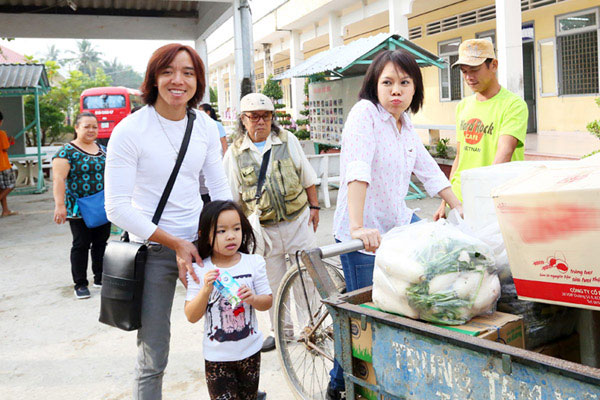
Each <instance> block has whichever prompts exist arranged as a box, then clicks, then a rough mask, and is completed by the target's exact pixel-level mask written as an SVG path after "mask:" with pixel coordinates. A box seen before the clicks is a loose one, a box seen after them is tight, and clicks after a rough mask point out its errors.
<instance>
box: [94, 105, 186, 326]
mask: <svg viewBox="0 0 600 400" xmlns="http://www.w3.org/2000/svg"><path fill="white" fill-rule="evenodd" d="M187 116H188V121H187V126H186V128H185V135H184V136H183V141H182V142H181V148H180V149H179V154H178V155H177V161H176V162H175V166H174V167H173V171H172V172H171V176H169V181H168V182H167V185H166V186H165V190H164V191H163V194H162V196H161V197H160V201H159V202H158V207H156V212H155V213H154V217H152V222H153V223H154V224H157V225H158V221H160V217H161V215H162V212H163V210H164V209H165V206H166V204H167V200H168V198H169V195H170V194H171V190H172V189H173V185H174V184H175V179H176V178H177V174H178V173H179V169H180V168H181V163H182V162H183V158H184V157H185V153H186V151H187V148H188V145H189V143H190V137H191V136H192V127H193V126H194V120H195V119H196V114H195V112H194V111H193V110H191V109H190V110H188V111H187ZM147 254H148V247H147V243H135V242H129V241H110V242H108V244H107V246H106V251H105V252H104V264H103V273H102V294H101V299H100V319H99V320H100V322H102V323H104V324H107V325H110V326H114V327H115V328H119V329H123V330H125V331H134V330H136V329H139V328H141V326H142V294H143V291H144V267H145V265H146V257H147Z"/></svg>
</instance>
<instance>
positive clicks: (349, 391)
mask: <svg viewBox="0 0 600 400" xmlns="http://www.w3.org/2000/svg"><path fill="white" fill-rule="evenodd" d="M359 249H362V243H361V242H360V241H358V240H354V241H351V242H347V243H338V244H335V245H329V246H324V247H321V248H317V249H312V250H308V251H302V252H301V255H300V256H301V259H302V264H303V266H301V267H298V268H297V269H298V271H301V270H302V271H306V272H307V273H308V275H310V277H311V281H308V280H307V279H304V278H303V279H299V281H300V282H299V283H300V284H301V286H302V288H303V292H302V293H303V295H304V296H305V297H304V298H305V303H306V306H307V308H309V309H310V308H311V307H310V303H311V300H309V299H310V298H309V296H308V295H309V294H310V293H309V291H310V290H311V288H314V290H316V292H318V294H319V296H320V297H321V298H322V299H324V300H323V303H324V304H325V305H326V310H324V309H323V308H319V309H318V312H313V310H310V313H311V315H312V317H313V318H309V320H308V322H309V323H308V324H307V325H306V326H305V327H304V329H303V330H302V334H301V335H300V337H294V339H293V340H287V341H286V340H284V339H285V336H286V332H285V330H284V329H281V328H285V327H286V324H285V323H284V322H281V321H280V322H281V323H280V324H279V325H280V327H279V328H280V329H276V336H277V337H278V346H279V349H278V351H279V353H280V358H281V360H282V362H283V366H284V370H285V374H286V378H287V379H288V382H290V383H291V384H292V387H293V388H294V390H295V392H296V396H297V397H298V398H302V399H313V398H324V391H325V387H326V386H327V382H322V381H319V382H317V384H320V385H322V387H321V388H320V391H319V390H312V391H310V390H308V391H307V392H310V393H307V392H303V391H302V389H303V388H304V387H303V386H302V385H298V384H297V383H298V382H293V380H294V379H293V377H294V375H295V376H296V377H298V374H299V373H300V369H302V368H304V372H305V373H306V372H307V371H306V368H305V367H306V364H301V365H291V364H290V363H289V357H288V359H286V357H285V354H286V351H288V350H289V346H290V345H294V346H296V347H300V348H302V349H304V351H305V354H306V356H307V357H313V358H315V357H321V358H324V357H326V356H328V354H326V352H324V351H322V344H323V337H325V338H327V340H328V341H330V339H331V335H333V337H334V338H335V354H336V357H337V359H338V361H339V362H340V364H341V365H342V367H343V368H344V380H345V383H346V395H347V398H348V399H354V398H355V397H356V392H357V390H360V391H362V392H363V393H364V391H365V389H367V390H369V391H371V392H370V393H371V395H372V396H374V398H377V399H403V400H404V399H411V400H412V399H426V400H433V399H440V400H459V399H460V400H463V399H465V400H466V399H473V400H480V399H491V400H496V399H498V400H499V399H514V400H521V399H531V400H538V399H539V400H575V399H577V400H579V399H581V400H600V369H597V368H591V367H587V366H584V365H581V364H577V363H572V362H568V361H563V360H560V359H557V358H553V357H548V356H545V355H542V354H538V353H535V352H532V351H527V350H523V349H519V348H515V347H511V346H507V345H504V344H500V343H496V342H492V341H488V340H483V339H479V338H474V337H470V336H466V335H464V334H460V333H457V332H452V331H449V330H446V329H443V328H440V327H437V326H434V325H431V324H427V323H423V322H420V321H416V320H412V319H408V318H403V317H400V316H395V315H391V314H388V313H383V312H380V311H377V310H374V309H369V308H364V307H361V304H363V303H365V302H368V301H370V300H371V288H370V287H369V288H364V289H361V290H357V291H354V292H351V293H342V291H340V287H339V284H338V282H336V281H335V278H333V279H332V274H331V267H330V266H326V264H324V263H323V259H326V258H329V257H333V256H336V255H339V254H344V253H347V252H351V251H356V250H359ZM297 273H298V276H299V277H303V274H301V273H299V272H297ZM282 289H283V285H282V288H281V289H280V291H279V293H278V295H277V299H276V307H277V309H276V315H279V316H280V317H281V316H282V314H281V311H280V309H282V308H284V307H283V305H282V301H283V302H284V300H285V299H286V298H285V297H282V296H280V295H281V294H282V293H283V290H282ZM287 300H290V297H289V296H288V297H287ZM284 303H285V302H284ZM289 310H290V309H289V308H288V311H289ZM315 311H316V310H315ZM325 314H328V315H325ZM329 315H330V316H329ZM331 316H332V317H333V318H332V321H333V322H332V324H333V325H332V326H331V327H327V328H326V329H324V328H323V326H322V325H323V323H324V321H326V320H327V318H331ZM350 318H355V319H358V320H360V321H361V327H362V329H364V328H365V327H366V326H367V324H370V326H371V329H372V335H373V341H372V342H373V345H372V346H373V348H372V361H373V363H372V367H373V370H374V374H375V382H376V383H375V384H373V383H369V382H367V381H365V380H363V379H360V378H358V377H357V376H355V373H354V370H353V360H352V347H351V346H352V343H351V331H350ZM278 321H279V319H278ZM328 329H329V330H328ZM278 330H279V332H278ZM313 366H314V363H313ZM290 376H292V378H290ZM294 383H296V384H294ZM312 383H313V384H315V382H314V381H313V382H312Z"/></svg>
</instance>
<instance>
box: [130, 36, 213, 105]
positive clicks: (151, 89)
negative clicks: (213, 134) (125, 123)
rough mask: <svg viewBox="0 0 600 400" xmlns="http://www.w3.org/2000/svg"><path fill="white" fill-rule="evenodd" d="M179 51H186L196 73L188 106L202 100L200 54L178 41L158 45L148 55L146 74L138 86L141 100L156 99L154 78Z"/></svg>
mask: <svg viewBox="0 0 600 400" xmlns="http://www.w3.org/2000/svg"><path fill="white" fill-rule="evenodd" d="M180 51H186V52H187V53H188V54H189V55H190V58H191V59H192V65H193V66H194V72H195V75H196V93H194V96H193V97H192V98H191V99H190V100H189V101H188V106H189V107H195V106H196V104H198V103H199V102H200V100H202V96H204V88H205V85H206V82H205V80H204V64H203V63H202V60H201V59H200V56H199V55H198V53H196V50H194V49H193V48H191V47H190V46H185V45H183V44H179V43H171V44H167V45H164V46H162V47H159V48H158V49H157V50H156V51H155V52H154V53H152V57H150V60H149V61H148V66H147V67H146V76H145V78H144V82H143V83H142V86H141V87H140V90H141V91H142V100H144V103H146V104H151V105H154V103H156V99H157V98H158V87H157V86H156V80H157V79H156V78H157V77H158V74H159V73H160V72H162V70H164V69H165V68H167V67H168V66H169V64H170V63H171V62H172V61H173V59H175V57H176V56H177V53H179V52H180Z"/></svg>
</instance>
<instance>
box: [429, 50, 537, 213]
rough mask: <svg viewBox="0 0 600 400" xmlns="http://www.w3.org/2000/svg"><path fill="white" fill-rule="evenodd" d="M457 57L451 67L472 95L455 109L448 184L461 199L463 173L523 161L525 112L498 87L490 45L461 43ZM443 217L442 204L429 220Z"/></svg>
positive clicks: (515, 98) (522, 103)
mask: <svg viewBox="0 0 600 400" xmlns="http://www.w3.org/2000/svg"><path fill="white" fill-rule="evenodd" d="M458 56H459V57H458V61H457V62H456V63H454V65H452V68H455V67H457V66H458V67H460V70H461V72H462V75H463V78H464V80H465V82H467V85H469V87H470V88H471V89H472V90H473V92H475V94H473V95H472V96H469V97H466V98H464V99H463V100H462V101H461V102H460V103H458V106H457V107H456V141H457V145H456V158H455V159H454V163H453V164H452V170H451V172H450V182H451V183H452V190H453V191H454V193H455V194H456V196H457V197H458V198H459V199H460V201H462V193H461V188H460V182H461V180H460V175H461V172H462V171H464V170H466V169H470V168H477V167H484V166H488V165H492V164H500V163H504V162H509V161H522V160H523V158H524V153H525V134H526V133H527V116H528V112H527V104H526V103H525V101H524V100H523V99H522V98H521V97H519V96H518V95H516V94H514V93H512V92H510V91H509V90H507V89H506V88H503V87H502V86H500V83H499V82H498V77H497V76H496V72H497V71H498V60H497V59H496V56H495V54H494V47H493V44H492V42H490V41H489V40H486V39H470V40H466V41H464V42H462V43H461V44H460V47H459V49H458ZM445 215H446V203H445V202H444V201H442V204H441V205H440V207H439V209H438V210H437V212H436V213H435V215H434V219H435V220H437V219H439V218H444V217H445Z"/></svg>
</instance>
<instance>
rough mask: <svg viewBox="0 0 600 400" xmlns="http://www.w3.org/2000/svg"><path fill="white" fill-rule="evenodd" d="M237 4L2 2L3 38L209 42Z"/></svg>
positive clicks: (227, 0)
mask: <svg viewBox="0 0 600 400" xmlns="http://www.w3.org/2000/svg"><path fill="white" fill-rule="evenodd" d="M231 16H233V0H211V1H204V0H168V1H167V0H143V1H139V0H68V1H67V0H36V1H35V2H34V1H31V0H0V26H2V36H3V37H19V38H38V37H43V38H77V39H79V38H85V39H162V40H165V39H167V40H168V39H170V40H196V39H198V38H202V39H206V38H207V37H208V36H209V35H210V34H211V33H212V32H214V31H215V30H216V29H217V28H218V27H219V26H220V25H222V24H223V22H224V21H225V20H227V19H229V18H230V17H231Z"/></svg>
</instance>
